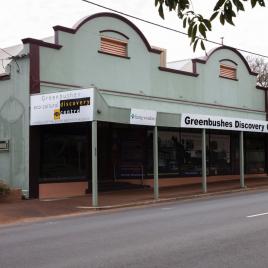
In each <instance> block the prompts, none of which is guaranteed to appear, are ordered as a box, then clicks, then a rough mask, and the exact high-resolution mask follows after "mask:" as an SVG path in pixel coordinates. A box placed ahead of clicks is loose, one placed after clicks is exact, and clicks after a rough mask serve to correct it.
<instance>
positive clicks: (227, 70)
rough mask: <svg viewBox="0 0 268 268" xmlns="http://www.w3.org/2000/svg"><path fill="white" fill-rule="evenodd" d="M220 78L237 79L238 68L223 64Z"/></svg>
mask: <svg viewBox="0 0 268 268" xmlns="http://www.w3.org/2000/svg"><path fill="white" fill-rule="evenodd" d="M220 76H221V77H226V78H230V79H236V68H234V67H231V66H228V65H223V64H221V65H220Z"/></svg>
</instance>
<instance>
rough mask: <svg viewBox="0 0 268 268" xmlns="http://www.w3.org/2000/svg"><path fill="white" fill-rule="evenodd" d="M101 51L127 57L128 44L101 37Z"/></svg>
mask: <svg viewBox="0 0 268 268" xmlns="http://www.w3.org/2000/svg"><path fill="white" fill-rule="evenodd" d="M101 51H102V52H105V53H109V54H114V55H118V56H122V57H127V43H126V42H122V41H119V40H115V39H111V38H106V37H101Z"/></svg>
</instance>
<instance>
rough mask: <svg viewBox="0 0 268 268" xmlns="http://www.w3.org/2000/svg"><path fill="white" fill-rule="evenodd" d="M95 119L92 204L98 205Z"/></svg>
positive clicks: (95, 125) (94, 122) (95, 128)
mask: <svg viewBox="0 0 268 268" xmlns="http://www.w3.org/2000/svg"><path fill="white" fill-rule="evenodd" d="M97 127H98V125H97V121H92V150H91V152H92V206H93V207H98V162H97V158H98V150H97V148H98V147H97V143H98V140H97Z"/></svg>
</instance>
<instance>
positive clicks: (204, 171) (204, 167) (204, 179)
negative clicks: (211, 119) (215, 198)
mask: <svg viewBox="0 0 268 268" xmlns="http://www.w3.org/2000/svg"><path fill="white" fill-rule="evenodd" d="M202 189H203V193H206V192H207V163H206V129H205V128H204V129H202Z"/></svg>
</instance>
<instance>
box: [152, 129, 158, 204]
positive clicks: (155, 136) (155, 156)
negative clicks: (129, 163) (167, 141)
mask: <svg viewBox="0 0 268 268" xmlns="http://www.w3.org/2000/svg"><path fill="white" fill-rule="evenodd" d="M153 155H154V199H158V198H159V185H158V130H157V126H155V127H154V137H153Z"/></svg>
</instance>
